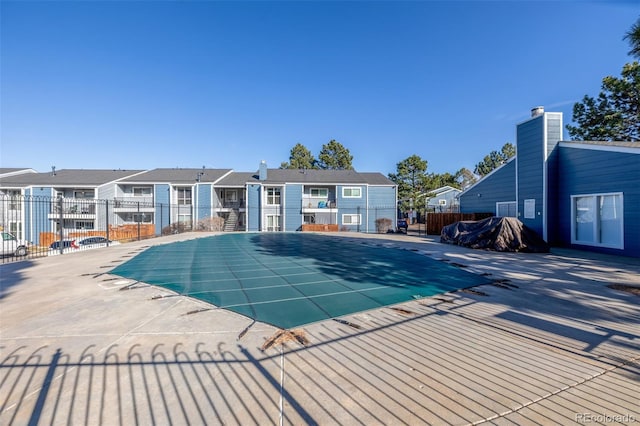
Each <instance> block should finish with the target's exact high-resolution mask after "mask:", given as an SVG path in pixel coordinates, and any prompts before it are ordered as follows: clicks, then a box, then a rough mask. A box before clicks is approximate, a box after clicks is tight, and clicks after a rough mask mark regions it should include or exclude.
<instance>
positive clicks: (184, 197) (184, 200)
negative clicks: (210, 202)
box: [177, 188, 191, 206]
mask: <svg viewBox="0 0 640 426" xmlns="http://www.w3.org/2000/svg"><path fill="white" fill-rule="evenodd" d="M177 192H178V205H180V206H190V205H191V188H178V189H177Z"/></svg>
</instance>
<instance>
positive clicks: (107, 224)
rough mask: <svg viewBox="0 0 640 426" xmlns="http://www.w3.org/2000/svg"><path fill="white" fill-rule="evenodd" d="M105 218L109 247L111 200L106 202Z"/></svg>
mask: <svg viewBox="0 0 640 426" xmlns="http://www.w3.org/2000/svg"><path fill="white" fill-rule="evenodd" d="M104 216H105V221H106V228H107V247H109V200H104Z"/></svg>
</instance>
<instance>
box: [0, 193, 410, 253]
mask: <svg viewBox="0 0 640 426" xmlns="http://www.w3.org/2000/svg"><path fill="white" fill-rule="evenodd" d="M396 216H397V210H396V208H395V206H369V207H364V206H357V207H346V206H341V207H340V208H337V207H336V206H335V205H331V204H329V205H324V206H322V207H317V206H316V208H313V209H309V208H308V206H307V208H303V206H302V205H301V204H299V203H296V205H295V206H293V207H288V208H283V207H282V206H272V205H263V206H262V207H260V208H258V207H251V206H248V205H247V204H246V203H245V202H244V201H243V200H242V201H239V202H233V203H232V202H227V203H224V204H221V205H191V204H167V203H153V202H151V201H150V200H148V199H141V200H127V199H126V198H117V199H111V200H103V199H82V198H64V197H57V198H48V197H29V196H8V195H2V194H0V231H1V234H2V250H1V251H0V255H1V259H2V260H1V261H0V262H3V263H4V262H7V261H13V260H19V259H24V258H30V257H41V256H51V255H57V254H65V253H68V252H71V251H77V250H86V249H90V248H95V247H102V246H109V245H112V244H120V243H124V242H128V241H135V240H142V239H146V238H153V237H157V236H161V235H168V234H177V233H182V232H190V231H209V232H211V231H219V232H223V231H307V230H308V231H314V230H320V231H323V230H330V231H353V232H368V233H376V232H377V233H379V232H388V231H390V230H391V231H392V230H394V226H395V224H396V221H395V218H396ZM318 227H319V228H318Z"/></svg>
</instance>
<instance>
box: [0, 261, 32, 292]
mask: <svg viewBox="0 0 640 426" xmlns="http://www.w3.org/2000/svg"><path fill="white" fill-rule="evenodd" d="M32 264H33V261H31V260H25V261H22V262H14V263H6V264H3V265H0V300H2V299H4V298H5V297H7V296H9V295H10V294H11V288H12V287H15V286H17V285H19V284H20V282H22V280H23V278H22V274H23V272H22V271H23V270H24V269H27V268H29V267H30V266H31V265H32Z"/></svg>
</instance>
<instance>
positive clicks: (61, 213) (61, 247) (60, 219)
mask: <svg viewBox="0 0 640 426" xmlns="http://www.w3.org/2000/svg"><path fill="white" fill-rule="evenodd" d="M62 206H63V203H62V197H61V196H60V197H58V223H59V224H60V226H59V230H58V232H59V234H60V235H59V236H60V243H59V245H58V249H59V250H60V254H62V253H63V252H64V245H63V244H62V240H63V238H64V230H63V228H64V211H63V210H62Z"/></svg>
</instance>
